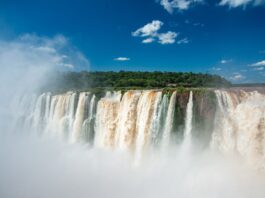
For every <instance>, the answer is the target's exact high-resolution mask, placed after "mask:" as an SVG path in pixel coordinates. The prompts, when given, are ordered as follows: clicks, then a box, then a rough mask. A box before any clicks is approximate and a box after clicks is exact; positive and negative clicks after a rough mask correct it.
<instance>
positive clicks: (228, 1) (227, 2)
mask: <svg viewBox="0 0 265 198" xmlns="http://www.w3.org/2000/svg"><path fill="white" fill-rule="evenodd" d="M264 4H265V0H221V2H220V3H219V5H220V6H229V7H230V8H236V7H240V6H242V7H246V6H247V5H252V6H260V5H264Z"/></svg>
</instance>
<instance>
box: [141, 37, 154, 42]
mask: <svg viewBox="0 0 265 198" xmlns="http://www.w3.org/2000/svg"><path fill="white" fill-rule="evenodd" d="M154 41H155V39H153V38H147V39H144V40H143V41H142V43H153V42H154Z"/></svg>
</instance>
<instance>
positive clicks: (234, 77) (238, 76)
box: [229, 72, 246, 81]
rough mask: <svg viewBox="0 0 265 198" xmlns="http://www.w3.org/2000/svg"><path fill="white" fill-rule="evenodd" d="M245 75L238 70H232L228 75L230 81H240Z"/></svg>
mask: <svg viewBox="0 0 265 198" xmlns="http://www.w3.org/2000/svg"><path fill="white" fill-rule="evenodd" d="M245 78H246V77H245V76H243V75H242V74H241V73H239V72H234V73H233V75H232V76H230V78H229V79H230V80H232V81H241V80H244V79H245Z"/></svg>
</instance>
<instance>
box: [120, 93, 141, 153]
mask: <svg viewBox="0 0 265 198" xmlns="http://www.w3.org/2000/svg"><path fill="white" fill-rule="evenodd" d="M140 95H141V92H140V91H128V92H126V93H125V94H124V95H123V98H122V101H121V104H120V111H119V115H118V124H117V133H116V137H115V145H116V147H117V148H120V149H122V150H128V149H132V147H133V145H134V143H135V137H136V115H137V104H138V100H139V97H140Z"/></svg>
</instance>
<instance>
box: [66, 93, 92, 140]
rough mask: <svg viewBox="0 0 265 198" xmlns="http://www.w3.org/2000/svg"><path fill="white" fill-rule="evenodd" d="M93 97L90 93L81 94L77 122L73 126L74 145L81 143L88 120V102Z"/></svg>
mask: <svg viewBox="0 0 265 198" xmlns="http://www.w3.org/2000/svg"><path fill="white" fill-rule="evenodd" d="M90 97H91V94H90V93H81V94H80V95H79V100H78V105H77V110H76V114H75V120H74V124H73V134H72V138H71V142H72V143H76V142H79V141H80V140H81V136H82V134H81V133H82V126H83V122H84V121H85V120H86V119H87V112H88V101H89V99H90Z"/></svg>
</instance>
